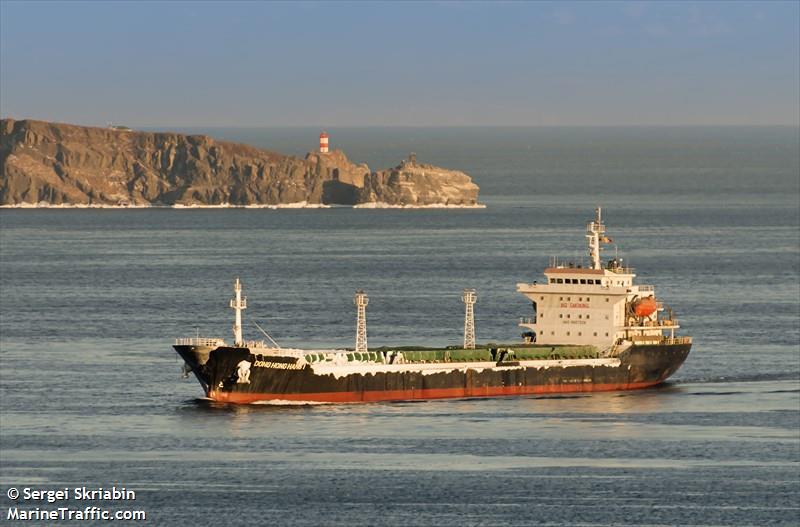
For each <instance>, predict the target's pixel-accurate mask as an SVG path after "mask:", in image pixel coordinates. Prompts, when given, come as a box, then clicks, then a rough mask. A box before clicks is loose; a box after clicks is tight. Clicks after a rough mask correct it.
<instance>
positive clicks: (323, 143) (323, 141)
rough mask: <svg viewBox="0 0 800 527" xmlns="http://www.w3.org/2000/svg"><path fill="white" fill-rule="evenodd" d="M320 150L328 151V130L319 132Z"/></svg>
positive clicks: (321, 151)
mask: <svg viewBox="0 0 800 527" xmlns="http://www.w3.org/2000/svg"><path fill="white" fill-rule="evenodd" d="M319 151H320V153H321V154H327V153H328V132H322V133H321V134H319Z"/></svg>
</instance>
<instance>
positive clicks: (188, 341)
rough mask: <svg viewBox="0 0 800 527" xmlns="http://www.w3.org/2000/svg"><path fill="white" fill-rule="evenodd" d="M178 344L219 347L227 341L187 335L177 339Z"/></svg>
mask: <svg viewBox="0 0 800 527" xmlns="http://www.w3.org/2000/svg"><path fill="white" fill-rule="evenodd" d="M175 345H176V346H209V347H218V346H224V345H225V341H224V340H222V339H212V338H203V337H185V338H178V339H175Z"/></svg>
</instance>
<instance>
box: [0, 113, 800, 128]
mask: <svg viewBox="0 0 800 527" xmlns="http://www.w3.org/2000/svg"><path fill="white" fill-rule="evenodd" d="M0 118H1V119H4V120H5V119H11V120H14V121H42V122H48V123H58V124H67V125H73V126H86V127H95V128H105V127H108V126H109V125H111V124H113V125H115V126H127V127H129V128H134V127H137V128H169V127H174V128H251V129H264V128H322V129H325V128H331V129H333V128H800V122H797V123H760V124H756V123H750V124H747V123H736V124H731V123H726V124H721V123H677V124H658V123H615V124H596V123H595V124H342V125H337V124H330V123H328V124H319V123H316V124H263V125H261V124H230V123H226V124H132V125H131V124H129V123H125V122H124V121H108V122H107V123H105V124H81V123H76V122H67V121H58V120H49V119H40V118H35V117H21V118H18V117H13V116H8V115H6V116H2V117H0Z"/></svg>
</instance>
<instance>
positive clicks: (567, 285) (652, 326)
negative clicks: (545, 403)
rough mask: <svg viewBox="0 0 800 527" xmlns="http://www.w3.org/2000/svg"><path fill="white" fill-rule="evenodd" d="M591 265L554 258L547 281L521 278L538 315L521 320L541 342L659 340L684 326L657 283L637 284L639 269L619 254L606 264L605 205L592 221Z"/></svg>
mask: <svg viewBox="0 0 800 527" xmlns="http://www.w3.org/2000/svg"><path fill="white" fill-rule="evenodd" d="M586 238H587V241H588V245H589V258H590V262H591V264H590V267H581V266H579V265H578V266H576V265H574V264H567V265H563V264H561V265H559V264H558V262H557V261H555V260H554V262H553V264H552V265H551V266H550V267H548V268H547V269H545V271H544V275H545V277H546V278H547V281H546V283H544V284H539V283H536V282H534V283H532V284H527V283H520V284H517V291H518V292H520V293H522V294H523V295H525V296H526V297H527V298H528V299H529V300H530V301H531V302H532V303H533V317H531V318H523V319H522V320H520V326H521V327H524V328H526V329H528V330H530V332H529V333H527V334H526V335H527V337H528V339H529V340H532V341H535V342H536V343H537V344H572V345H593V346H598V347H600V348H601V349H602V348H608V347H610V346H612V345H614V344H617V343H620V342H622V341H635V342H639V341H648V340H658V339H660V338H661V337H662V336H664V331H665V330H668V331H669V332H670V337H672V336H674V331H675V329H677V328H678V327H679V326H678V324H677V322H676V321H675V320H673V319H672V318H673V317H672V316H671V315H672V314H671V313H670V312H669V310H668V309H667V310H666V311H667V313H668V314H669V316H668V317H664V314H665V308H664V307H663V305H662V304H661V303H660V302H658V301H656V297H655V288H654V287H653V286H652V285H641V284H640V285H636V284H634V278H635V277H636V275H635V274H634V273H633V269H631V268H628V267H625V266H624V265H622V260H621V259H617V258H613V259H611V260H609V261H608V262H607V263H606V265H605V266H603V264H602V260H601V257H600V252H601V250H602V244H603V243H610V242H611V240H610V239H609V238H607V237H606V236H605V225H603V222H602V216H601V210H600V208H598V209H597V217H596V218H595V219H594V220H593V221H590V222H589V223H588V225H587V227H586Z"/></svg>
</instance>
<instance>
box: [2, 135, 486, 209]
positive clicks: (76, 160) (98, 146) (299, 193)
mask: <svg viewBox="0 0 800 527" xmlns="http://www.w3.org/2000/svg"><path fill="white" fill-rule="evenodd" d="M0 134H2V136H0V172H2V176H0V206H6V207H8V206H109V207H113V206H142V207H146V206H225V205H227V206H264V207H269V206H325V205H352V206H362V207H382V206H397V207H427V206H466V207H469V206H477V200H478V190H479V189H478V186H477V185H476V184H475V183H473V182H472V179H471V178H470V177H469V176H468V175H466V174H464V173H463V172H460V171H457V170H447V169H444V168H440V167H436V166H433V165H428V164H424V163H418V162H417V161H416V157H415V156H413V155H411V156H409V158H408V159H407V160H405V161H403V162H402V163H400V164H399V165H398V166H396V167H394V168H391V169H387V170H379V171H376V172H372V171H370V169H369V167H368V166H367V165H365V164H355V163H353V162H351V161H350V160H349V159H348V158H347V156H346V155H345V154H344V152H342V151H341V150H332V151H330V152H328V151H321V152H309V153H308V154H307V155H306V156H305V158H303V159H301V158H299V157H295V156H288V155H283V154H280V153H277V152H272V151H269V150H263V149H259V148H255V147H252V146H248V145H243V144H238V143H231V142H227V141H217V140H215V139H213V138H211V137H208V136H205V135H184V134H178V133H169V132H166V133H155V132H139V131H133V130H129V129H124V128H119V127H118V128H96V127H86V126H76V125H70V124H61V123H50V122H44V121H34V120H27V119H26V120H14V119H2V120H0ZM324 150H327V147H326V148H325V149H324Z"/></svg>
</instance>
